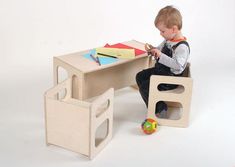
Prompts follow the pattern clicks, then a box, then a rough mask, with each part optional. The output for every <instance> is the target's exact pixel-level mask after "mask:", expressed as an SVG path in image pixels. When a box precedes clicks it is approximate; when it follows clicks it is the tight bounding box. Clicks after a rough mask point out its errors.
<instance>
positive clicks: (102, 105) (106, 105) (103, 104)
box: [96, 100, 110, 118]
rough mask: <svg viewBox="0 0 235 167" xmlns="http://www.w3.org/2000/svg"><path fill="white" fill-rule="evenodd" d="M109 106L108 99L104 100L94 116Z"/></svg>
mask: <svg viewBox="0 0 235 167" xmlns="http://www.w3.org/2000/svg"><path fill="white" fill-rule="evenodd" d="M109 106H110V100H107V101H105V102H104V103H102V104H101V105H100V106H99V107H98V108H97V110H96V118H97V117H99V116H100V115H101V114H103V113H104V112H105V111H106V110H107V109H108V108H109Z"/></svg>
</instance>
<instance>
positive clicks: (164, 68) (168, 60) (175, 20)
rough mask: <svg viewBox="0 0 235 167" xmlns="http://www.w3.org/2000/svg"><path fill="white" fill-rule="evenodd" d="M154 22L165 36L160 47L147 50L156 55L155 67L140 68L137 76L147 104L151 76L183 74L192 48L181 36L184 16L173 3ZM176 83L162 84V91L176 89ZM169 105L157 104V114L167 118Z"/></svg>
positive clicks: (160, 12) (160, 87) (141, 92)
mask: <svg viewBox="0 0 235 167" xmlns="http://www.w3.org/2000/svg"><path fill="white" fill-rule="evenodd" d="M154 24H155V26H156V28H157V29H158V30H159V31H160V35H161V36H162V37H163V38H164V39H165V40H164V41H163V42H162V43H161V44H160V45H159V46H158V47H152V48H150V49H149V50H148V52H149V53H151V55H152V56H154V58H155V60H156V63H155V67H153V68H149V69H146V70H143V71H140V72H139V73H138V74H137V75H136V82H137V85H138V87H139V91H140V94H141V96H142V98H143V100H144V102H145V104H146V106H147V107H148V98H149V83H150V76H151V75H167V76H181V75H182V74H183V71H184V69H185V67H186V65H187V60H188V57H189V53H190V48H189V45H188V43H187V42H186V38H185V37H184V36H183V35H182V32H181V28H182V16H181V14H180V12H179V11H178V10H177V9H176V8H174V7H173V6H166V7H164V8H163V9H161V10H160V11H159V13H158V15H157V16H156V18H155V21H154ZM176 87H177V85H172V84H160V85H158V89H159V90H160V91H164V90H170V89H175V88H176ZM166 111H167V105H166V103H165V102H163V101H159V102H158V103H157V104H156V110H155V114H156V116H158V117H161V118H162V117H166Z"/></svg>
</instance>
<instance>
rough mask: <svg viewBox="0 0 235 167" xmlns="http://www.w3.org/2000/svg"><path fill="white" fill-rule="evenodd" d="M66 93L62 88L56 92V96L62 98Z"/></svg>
mask: <svg viewBox="0 0 235 167" xmlns="http://www.w3.org/2000/svg"><path fill="white" fill-rule="evenodd" d="M66 95H67V90H66V89H65V88H64V89H61V90H60V91H59V92H58V93H57V97H58V100H63V99H64V98H65V97H66Z"/></svg>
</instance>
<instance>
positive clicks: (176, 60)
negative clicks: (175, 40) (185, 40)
mask: <svg viewBox="0 0 235 167" xmlns="http://www.w3.org/2000/svg"><path fill="white" fill-rule="evenodd" d="M188 57H189V48H188V47H187V46H186V45H179V46H178V47H177V48H176V49H175V50H174V52H173V55H172V58H171V57H168V56H167V55H165V54H164V53H161V55H160V58H159V61H158V62H159V63H161V64H164V65H165V66H168V67H170V68H173V69H175V70H177V71H178V70H179V71H183V70H184V67H185V64H186V63H187V60H188Z"/></svg>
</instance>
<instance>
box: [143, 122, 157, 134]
mask: <svg viewBox="0 0 235 167" xmlns="http://www.w3.org/2000/svg"><path fill="white" fill-rule="evenodd" d="M141 128H142V130H143V132H144V133H145V134H148V135H150V134H152V133H154V132H155V131H156V130H157V122H156V121H155V120H153V119H151V118H147V119H146V120H144V122H143V123H142V124H141Z"/></svg>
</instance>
